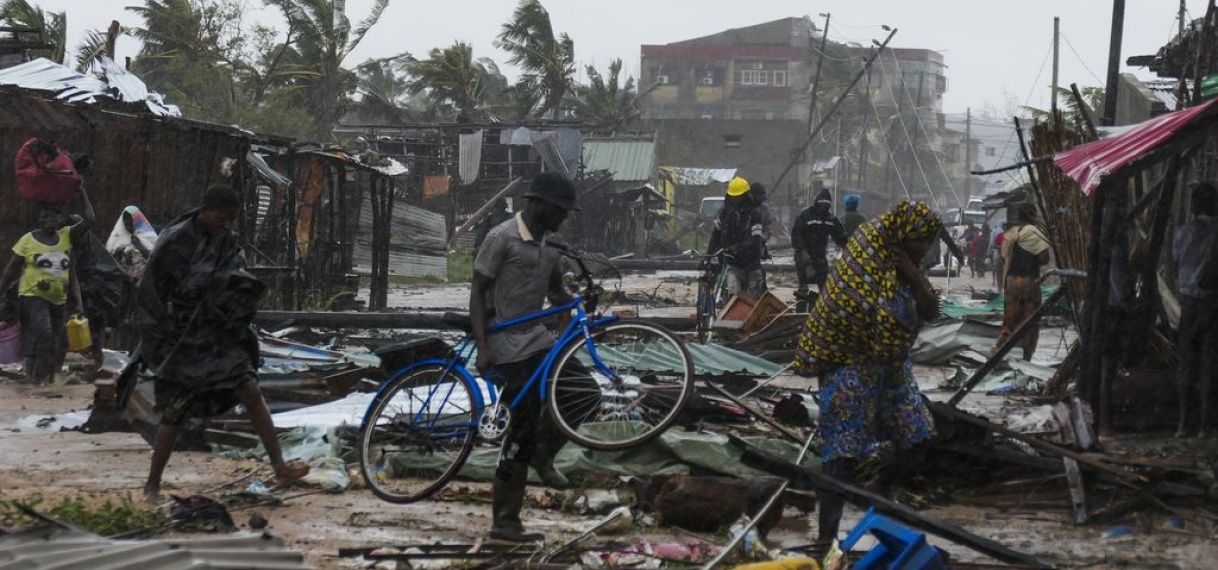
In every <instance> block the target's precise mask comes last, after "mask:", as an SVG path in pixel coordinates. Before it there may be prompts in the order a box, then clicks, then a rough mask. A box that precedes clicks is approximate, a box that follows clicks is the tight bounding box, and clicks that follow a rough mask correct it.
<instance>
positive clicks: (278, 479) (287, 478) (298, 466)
mask: <svg viewBox="0 0 1218 570" xmlns="http://www.w3.org/2000/svg"><path fill="white" fill-rule="evenodd" d="M286 467H287V472H286V473H279V474H276V475H275V479H274V483H275V487H276V488H280V487H286V486H288V485H291V484H292V483H295V482H297V481H299V480H300V479H301V478H302V477H304V476H305V475H308V474H309V464H308V463H305V462H304V461H301V460H299V459H293V460H291V461H289V462H287V465H286Z"/></svg>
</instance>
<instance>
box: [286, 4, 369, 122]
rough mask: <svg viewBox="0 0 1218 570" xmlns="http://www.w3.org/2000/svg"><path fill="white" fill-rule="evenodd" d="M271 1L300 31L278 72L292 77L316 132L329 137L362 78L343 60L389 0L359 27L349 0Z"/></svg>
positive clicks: (289, 77)
mask: <svg viewBox="0 0 1218 570" xmlns="http://www.w3.org/2000/svg"><path fill="white" fill-rule="evenodd" d="M265 1H266V3H267V4H270V5H274V6H276V7H277V8H279V10H280V11H281V12H283V15H284V17H285V18H287V20H288V23H289V25H290V26H291V27H292V29H293V30H296V33H297V34H298V35H297V39H296V41H295V42H294V44H293V45H292V46H291V49H290V50H289V52H290V53H289V54H288V55H287V56H286V57H285V62H284V65H283V66H282V68H281V71H279V72H278V73H279V74H280V75H282V76H284V77H286V78H287V79H288V82H289V86H288V87H289V88H290V89H294V90H295V91H296V92H297V96H298V97H299V99H300V100H301V102H302V103H303V105H304V107H305V108H307V109H308V110H309V112H310V114H311V116H312V117H313V121H312V123H313V124H312V125H311V128H310V129H309V134H310V136H312V137H313V138H314V139H316V140H326V139H329V138H331V136H332V132H333V129H334V125H335V124H337V123H338V119H339V117H340V116H341V115H342V113H343V111H344V109H345V108H346V107H347V106H348V105H350V103H351V98H350V96H351V94H352V93H354V92H355V90H356V88H357V86H358V77H357V76H356V74H355V73H354V72H352V71H350V70H348V69H345V68H344V67H343V62H344V60H346V59H347V56H349V55H351V52H352V51H353V50H354V49H355V48H356V47H357V46H358V45H359V44H360V42H362V41H363V40H364V36H365V35H367V34H368V30H370V29H371V28H372V26H375V25H376V23H377V22H378V21H380V19H381V14H382V13H384V11H385V7H386V6H388V5H389V0H376V2H375V3H374V4H373V6H372V12H371V13H369V15H368V17H367V18H364V20H363V21H361V22H360V23H359V25H357V26H356V27H355V29H354V30H352V29H351V22H350V20H348V19H347V15H346V13H345V12H344V11H343V8H344V6H345V5H346V3H345V2H344V1H343V0H265Z"/></svg>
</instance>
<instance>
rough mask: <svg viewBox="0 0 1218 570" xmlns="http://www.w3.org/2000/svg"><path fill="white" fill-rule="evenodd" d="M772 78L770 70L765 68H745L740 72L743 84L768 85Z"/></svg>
mask: <svg viewBox="0 0 1218 570" xmlns="http://www.w3.org/2000/svg"><path fill="white" fill-rule="evenodd" d="M769 80H770V72H768V71H766V70H764V69H745V70H743V71H741V72H740V84H741V85H767V84H769Z"/></svg>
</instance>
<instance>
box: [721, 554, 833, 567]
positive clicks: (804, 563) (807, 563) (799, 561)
mask: <svg viewBox="0 0 1218 570" xmlns="http://www.w3.org/2000/svg"><path fill="white" fill-rule="evenodd" d="M733 570H820V564H818V563H817V562H816V561H815V560H813V559H811V558H808V557H807V556H794V557H789V558H776V559H774V560H767V561H765V562H753V563H751V564H741V565H739V566H736V567H735V568H734V569H733Z"/></svg>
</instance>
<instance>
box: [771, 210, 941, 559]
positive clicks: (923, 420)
mask: <svg viewBox="0 0 1218 570" xmlns="http://www.w3.org/2000/svg"><path fill="white" fill-rule="evenodd" d="M942 227H943V224H942V222H941V221H940V220H939V216H938V214H936V213H934V212H933V211H931V209H930V207H928V206H927V205H926V204H924V203H921V202H901V203H899V204H897V205H896V207H894V208H893V209H892V210H891V211H889V212H887V213H885V214H883V215H881V216H880V217H878V218H876V219H874V220H871V221H869V222H865V223H863V224H862V225H861V226H859V229H858V230H857V231H856V232H855V233H854V235H852V236H851V237H850V241H849V242H847V244H846V249H845V251H844V252H843V254H842V257H841V259H839V260H838V261H837V264H836V265H835V266H834V268H833V270H832V271H831V272H830V275H829V282H828V284H827V287H826V290H825V294H824V295H821V296H820V298H819V299H818V300H817V301H816V304H815V305H813V307H812V311H811V313H810V314H809V316H808V320H807V322H806V323H805V325H804V329H803V331H802V335H801V338H800V341H799V350H798V352H797V354H796V359H795V369H796V371H798V372H799V373H801V374H803V375H807V376H812V375H815V376H819V378H820V388H821V393H820V420H819V428H818V429H819V432H820V437H821V439H822V440H823V447H822V448H821V462H822V465H823V469H824V471H825V473H826V474H828V475H830V476H833V477H835V478H838V479H841V480H843V481H847V482H852V481H854V479H855V471H856V470H857V469H858V467H859V464H860V462H861V461H863V460H866V459H873V458H874V459H878V460H879V461H881V462H882V463H886V464H888V467H887V468H885V469H883V470H882V471H881V475H880V477H879V478H877V480H876V481H874V482H873V483H874V484H875V485H876V486H877V488H883V487H885V486H886V484H887V482H888V481H889V480H891V479H892V478H893V477H894V476H897V475H899V473H900V469H899V467H901V466H907V465H909V464H910V463H912V462H913V461H914V459H915V455H916V450H917V449H918V447H917V444H918V443H921V442H924V441H926V440H927V439H929V438H931V437H932V436H933V435H934V433H935V430H934V423H933V420H932V419H931V415H930V410H929V409H928V408H927V407H926V403H925V402H924V401H923V399H922V394H921V392H919V391H918V386H917V383H916V382H915V381H914V378H913V363H912V362H911V361H910V360H909V350H910V348H911V347H912V346H913V342H914V339H915V338H916V337H917V331H918V327H919V326H920V324H921V323H922V322H923V321H925V320H928V319H932V318H934V317H935V316H936V315H938V312H939V302H938V298H937V297H936V295H935V293H934V291H932V290H931V288H930V284H928V283H927V282H926V280H925V279H924V278H923V277H922V276H921V274H920V272H919V271H918V269H917V261H918V260H920V259H922V257H923V256H924V255H925V254H926V251H927V250H928V249H929V248H930V242H931V240H933V239H935V238H936V237H937V236H938V234H939V230H940V228H942ZM841 515H842V500H841V498H839V497H835V496H828V495H826V496H822V498H821V501H820V513H819V525H818V526H819V528H818V540H817V541H818V542H820V543H822V544H827V543H828V542H830V541H832V540H833V539H834V538H836V537H837V532H838V526H839V524H840V522H841Z"/></svg>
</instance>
